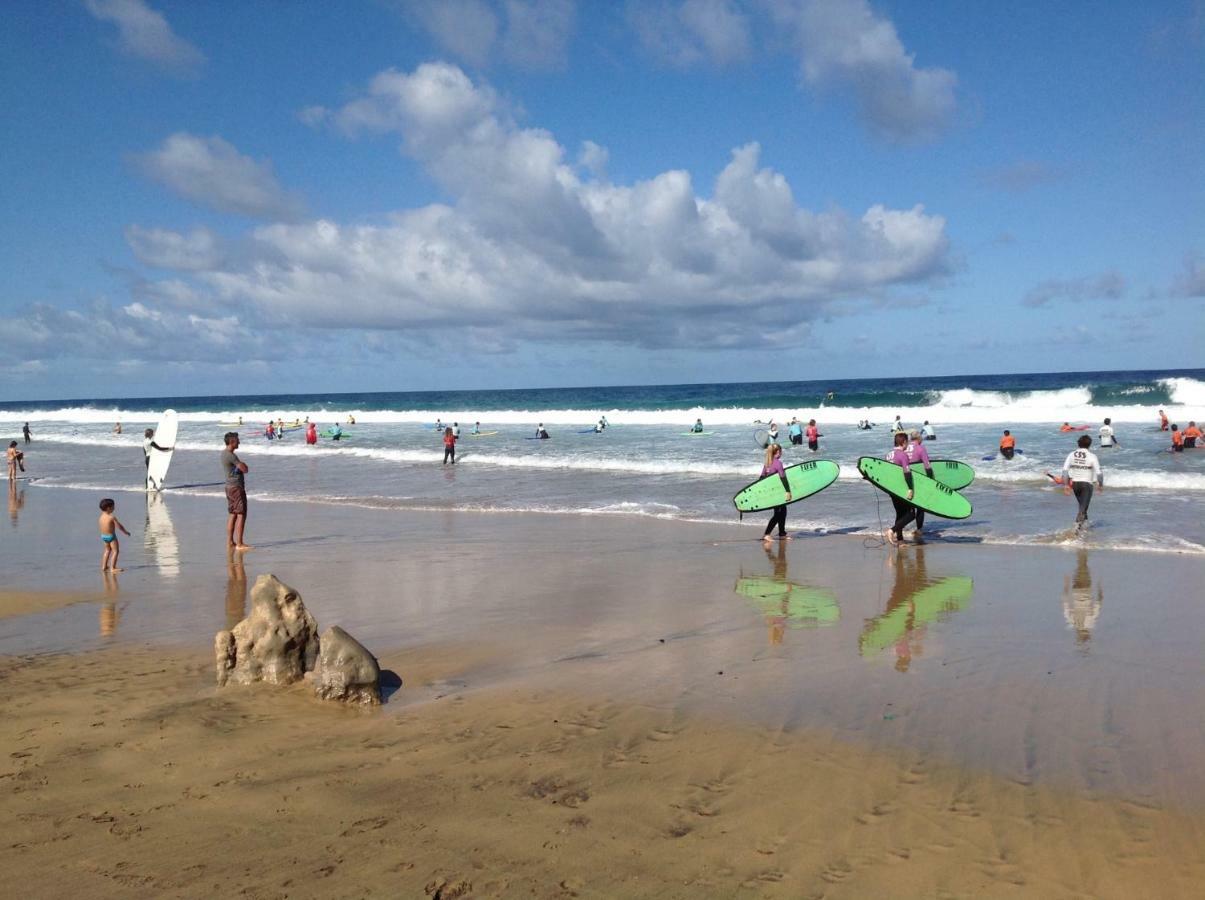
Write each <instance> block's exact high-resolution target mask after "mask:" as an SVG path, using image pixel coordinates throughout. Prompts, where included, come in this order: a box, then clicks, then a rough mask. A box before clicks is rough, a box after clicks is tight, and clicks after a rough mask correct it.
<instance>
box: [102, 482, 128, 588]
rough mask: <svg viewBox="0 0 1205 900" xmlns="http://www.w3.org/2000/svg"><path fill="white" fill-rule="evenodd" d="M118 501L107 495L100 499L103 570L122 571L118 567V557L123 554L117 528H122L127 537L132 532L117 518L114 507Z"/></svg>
mask: <svg viewBox="0 0 1205 900" xmlns="http://www.w3.org/2000/svg"><path fill="white" fill-rule="evenodd" d="M116 505H117V504H116V503H114V502H113V501H112V500H110V499H109V498H108V497H106V498H105V499H104V500H101V501H100V518H99V519H98V520H97V523H96V524H97V525H98V526H99V527H100V539H101V542H102V543H103V544H104V545H105V549H104V552H103V553H101V557H100V570H101V571H102V572H120V571H122V570H121V569H119V568H117V557H118V556H119V555H120V554H121V542H120V541H118V540H117V530H118V529H121V533H122V534H124V535H125V536H126V537H129V536H130V533H129V532H128V531H126V527H125V526H124V525H122V524H121V522H119V521H118V520H117V516H115V515H113V509H114V507H116Z"/></svg>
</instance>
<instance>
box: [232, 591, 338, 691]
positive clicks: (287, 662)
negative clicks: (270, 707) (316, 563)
mask: <svg viewBox="0 0 1205 900" xmlns="http://www.w3.org/2000/svg"><path fill="white" fill-rule="evenodd" d="M213 644H214V647H213V649H214V655H215V656H216V658H217V673H218V685H219V686H222V685H224V684H226V683H227V682H229V681H233V682H234V683H235V684H252V683H254V682H257V681H266V682H268V683H269V684H291V683H292V682H294V681H299V680H300V679H301V678H302V677H303V676H304V675H305V673H306V672H308V671H309V670H310V669H312V668H314V660H315V658H316V657H317V656H318V623H317V622H315V621H314V617H313V616H311V615H310V614H309V612H308V611H307V610H306V608H305V604H304V603H303V602H302V601H301V595H300V594H298V593H297V592H296V591H295V590H293V589H292V588H291V587H289V586H288V585H287V584H283V583H281V582H280V581H279V580H278V579H277V578H276V576H275V575H261V576H259V578H257V579H256V581H255V586H254V587H253V588H252V589H251V612H250V614H249V615H248V616H247V618H245V619H243V621H241V622H239V623H238V624H237V625H235V626H234V628H233V629H231V630H230V631H219V632H218V633H217V635H216V636H215V637H214V642H213ZM357 646H358V645H357Z"/></svg>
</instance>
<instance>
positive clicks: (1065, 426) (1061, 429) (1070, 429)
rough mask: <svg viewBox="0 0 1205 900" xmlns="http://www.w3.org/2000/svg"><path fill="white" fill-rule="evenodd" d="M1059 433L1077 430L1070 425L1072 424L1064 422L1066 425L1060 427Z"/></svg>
mask: <svg viewBox="0 0 1205 900" xmlns="http://www.w3.org/2000/svg"><path fill="white" fill-rule="evenodd" d="M1059 431H1075V429H1074V428H1072V427H1071V423H1070V422H1064V423H1063V424H1062V425H1061V426H1060V427H1059Z"/></svg>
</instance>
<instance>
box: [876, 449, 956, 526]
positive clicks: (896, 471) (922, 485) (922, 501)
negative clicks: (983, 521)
mask: <svg viewBox="0 0 1205 900" xmlns="http://www.w3.org/2000/svg"><path fill="white" fill-rule="evenodd" d="M921 470H922V472H923V471H924V467H923V466H922V467H921ZM858 471H859V472H861V473H862V475H863V477H864V478H866V480H867V481H869V482H870V483H871V484H873V485H874V486H875V487H877V488H879V489H880V490H882V491H886V492H887V493H888V494H891V495H892V496H893V497H899V498H900V499H901V500H907V499H908V484H907V482H905V481H904V470H903V469H901V468H900V467H899V466H897V465H896V464H895V463H893V462H888V461H887V460H885V459H878V458H876V457H873V456H863V457H862V458H861V459H859V460H858ZM912 485H913V496H912V499H911V500H908V502H909V503H911V504H913V505H914V506H918V507H920V508H921V509H923V510H924V511H925V512H928V513H933V515H935V516H941V517H942V518H943V519H965V518H967V517H968V516H969V515H970V514H971V502H970V501H969V500H967V498H966V497H964V496H962V494H960V493H958V492H957V491H955V490H954V489H953V488H949V487H946V486H945V485H944V484H941V483H940V482H938V481H935V480H934V479H932V478H930V477H929V476H928V475H917V474H915V473H913V475H912Z"/></svg>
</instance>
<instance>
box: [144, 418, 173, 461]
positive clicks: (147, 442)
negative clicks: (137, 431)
mask: <svg viewBox="0 0 1205 900" xmlns="http://www.w3.org/2000/svg"><path fill="white" fill-rule="evenodd" d="M174 449H175V448H174V447H160V446H159V445H158V444H156V443H155V429H154V428H148V429H147V430H146V431H144V432H142V461H143V462H144V463H145V464H146V468H147V469H148V470H149V469H150V468H151V451H152V450H162V451H163V452H164V453H166V452H167V451H169V450H174Z"/></svg>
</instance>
